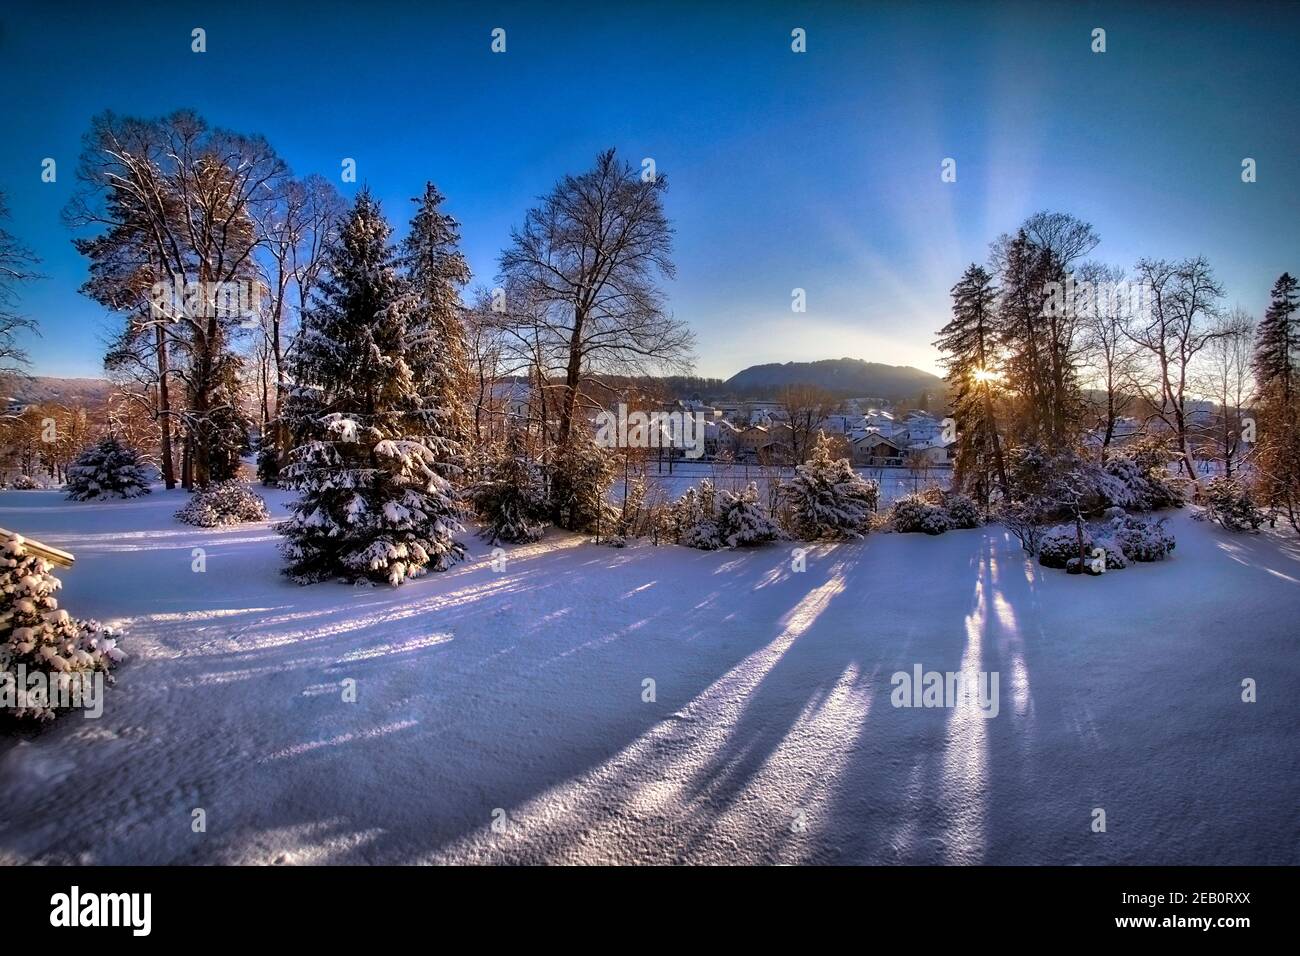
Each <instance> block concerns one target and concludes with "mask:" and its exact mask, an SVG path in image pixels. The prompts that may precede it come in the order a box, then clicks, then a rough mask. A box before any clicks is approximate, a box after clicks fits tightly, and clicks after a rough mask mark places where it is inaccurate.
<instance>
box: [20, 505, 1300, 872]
mask: <svg viewBox="0 0 1300 956" xmlns="http://www.w3.org/2000/svg"><path fill="white" fill-rule="evenodd" d="M183 498H184V496H183V494H182V493H179V492H173V493H166V492H159V493H155V494H153V495H151V496H149V497H148V498H147V499H144V500H139V501H130V502H118V503H112V504H106V505H90V504H75V503H72V502H67V501H64V500H62V497H61V496H60V494H59V493H57V492H41V491H36V492H3V493H0V526H4V527H7V528H10V529H14V530H17V531H20V532H23V533H25V534H28V535H30V536H32V537H36V538H39V539H41V540H44V541H46V542H48V543H51V544H55V545H58V546H60V547H63V548H66V549H69V550H71V551H73V552H75V553H76V555H77V565H76V567H75V568H74V569H72V570H70V571H67V572H64V574H63V577H64V581H65V587H64V590H63V593H62V600H63V606H64V607H65V608H66V609H68V610H70V611H71V612H72V613H74V614H78V615H82V616H87V615H93V616H97V617H100V618H104V619H114V620H116V621H118V622H120V623H121V624H123V625H124V626H125V627H126V628H127V629H128V634H127V636H126V639H125V641H124V646H125V648H126V649H127V651H128V652H129V653H130V654H131V655H132V656H131V658H130V659H129V660H128V661H127V662H126V663H125V664H124V665H123V666H122V668H121V669H120V672H119V680H118V683H117V685H116V686H115V687H113V688H111V689H110V690H109V692H108V697H107V703H106V710H105V713H104V716H103V717H102V718H101V719H99V720H86V719H83V718H82V717H81V716H80V715H77V714H72V715H68V716H65V717H63V718H61V719H60V720H59V721H58V722H57V723H55V724H54V725H52V726H49V727H46V728H44V729H43V730H41V731H39V732H37V733H33V734H23V735H19V736H9V737H5V738H0V806H3V807H4V812H3V813H0V861H4V862H27V861H37V862H47V863H71V862H83V863H185V862H219V863H362V862H374V863H380V862H383V863H415V862H444V861H473V862H561V861H584V862H624V863H647V862H686V861H689V862H716V863H742V862H791V863H794V862H820V863H937V862H956V863H980V862H983V863H1137V862H1142V863H1209V864H1219V863H1222V864H1227V863H1234V864H1240V863H1273V864H1283V863H1285V864H1296V863H1300V846H1298V840H1297V837H1298V835H1300V654H1297V651H1298V650H1300V647H1298V644H1300V641H1298V640H1297V637H1298V636H1300V627H1297V621H1300V549H1297V547H1296V545H1295V544H1294V543H1291V544H1288V543H1285V542H1280V541H1278V540H1277V539H1273V538H1269V537H1266V536H1258V537H1250V536H1240V535H1229V534H1227V533H1225V532H1222V531H1220V530H1218V529H1215V528H1213V527H1208V526H1206V525H1202V524H1199V523H1196V522H1193V521H1191V520H1189V519H1188V517H1187V516H1186V515H1182V514H1180V515H1177V516H1175V517H1174V518H1173V519H1172V523H1173V527H1174V529H1175V531H1176V533H1177V535H1178V549H1177V551H1176V552H1175V554H1174V556H1173V558H1172V559H1171V560H1170V561H1168V562H1166V563H1164V564H1155V565H1137V566H1134V567H1131V568H1129V569H1127V570H1123V571H1118V572H1112V573H1109V574H1106V575H1105V576H1104V577H1101V578H1095V579H1094V578H1086V577H1069V576H1067V575H1065V574H1064V573H1063V572H1059V571H1043V570H1040V569H1039V568H1037V567H1035V566H1033V565H1030V564H1027V563H1026V562H1025V560H1024V557H1023V555H1022V554H1021V553H1020V551H1019V548H1018V546H1017V545H1016V544H1015V542H1014V541H1009V540H1008V539H1007V537H1006V536H1005V535H1004V534H1003V533H1002V532H1001V530H1000V529H986V530H975V531H958V532H950V533H948V534H946V535H944V536H942V537H940V538H927V537H924V536H920V535H877V536H873V537H872V538H870V539H869V540H867V541H865V542H861V543H855V544H849V545H840V546H820V547H816V548H814V549H812V550H811V551H810V553H809V554H808V562H807V570H806V571H804V572H802V573H800V572H794V571H792V570H791V564H790V548H791V546H789V545H785V546H777V547H772V548H768V549H764V550H759V551H754V552H748V553H726V552H722V553H702V552H694V551H689V550H685V549H680V548H675V547H662V548H658V549H656V548H653V547H651V546H648V545H636V546H632V547H629V548H627V549H625V550H614V549H610V548H606V547H597V546H593V545H588V544H585V543H583V542H582V540H581V539H579V538H577V537H574V536H571V535H567V534H563V533H554V532H552V533H551V534H549V535H548V536H547V537H546V538H545V539H544V540H543V541H542V542H540V543H539V544H537V545H534V546H529V547H521V548H516V549H511V550H509V551H508V560H507V562H506V565H505V569H504V570H503V571H494V570H493V568H492V565H491V559H490V555H489V553H488V549H486V548H485V547H483V546H482V545H481V544H478V543H475V544H474V545H472V551H473V557H472V559H471V560H470V561H468V562H467V563H465V564H464V565H462V566H459V567H457V568H456V569H454V570H453V571H451V572H448V573H446V574H441V575H431V576H429V577H427V578H424V579H421V580H418V581H415V582H412V583H410V584H407V585H406V586H403V587H402V588H400V589H398V590H390V589H387V588H374V589H371V588H351V587H348V586H344V585H337V584H325V585H316V586H312V587H308V588H300V587H297V586H295V585H293V584H291V583H289V582H288V581H286V580H284V579H283V578H281V577H280V575H279V574H278V569H279V564H280V562H279V559H278V556H277V554H276V551H275V544H276V536H275V534H274V532H273V531H272V527H271V524H270V523H263V524H256V525H249V526H244V527H240V528H237V529H233V530H225V531H204V530H200V529H196V528H190V527H187V526H184V525H181V524H179V523H177V522H175V521H174V520H173V519H172V512H173V511H174V510H175V509H176V508H177V507H179V506H180V504H181V502H182V501H183ZM272 503H273V505H274V506H275V507H274V508H273V510H274V512H275V513H276V514H283V508H282V506H281V505H282V502H281V501H280V499H278V498H276V497H275V496H274V495H273V496H272ZM196 547H197V548H203V549H204V551H205V553H206V565H207V570H206V572H204V573H195V572H194V571H192V570H191V564H192V561H193V560H194V559H193V553H192V549H194V548H196ZM915 664H920V665H922V667H923V668H924V669H927V670H930V669H934V670H940V671H948V670H958V669H962V668H969V669H974V670H986V671H996V672H998V673H999V675H1000V688H1001V695H1000V698H1001V708H1000V712H999V714H998V716H997V717H995V718H993V719H988V720H986V719H982V718H980V717H978V716H976V715H975V714H973V713H972V712H971V711H970V710H968V709H957V710H948V709H924V708H920V709H914V708H895V707H893V706H891V704H890V692H891V689H892V688H891V685H890V675H891V674H892V673H894V672H895V671H900V670H905V671H910V670H911V669H912V668H913V665H915ZM1246 677H1250V678H1253V679H1254V680H1255V681H1257V683H1258V693H1259V700H1258V703H1254V704H1247V703H1243V702H1241V698H1240V695H1241V686H1240V685H1241V681H1242V679H1243V678H1246ZM347 678H352V679H354V680H355V681H356V682H357V701H356V702H355V703H344V702H343V701H342V699H341V696H342V695H341V685H342V682H344V681H345V679H347ZM647 678H650V679H653V680H654V681H655V688H656V694H657V699H656V700H655V701H653V702H644V701H643V699H642V697H643V681H644V680H646V679H647ZM1097 807H1100V808H1103V809H1104V810H1105V812H1106V823H1107V832H1105V833H1093V832H1091V831H1090V825H1091V823H1092V821H1093V810H1094V808H1097ZM195 808H202V809H203V810H204V811H205V812H206V820H207V832H206V833H194V832H192V829H191V821H192V811H193V810H195ZM501 811H504V814H502V813H501ZM494 813H495V818H496V819H498V820H499V821H500V822H501V824H502V825H503V826H502V830H503V832H498V831H497V830H495V829H494V828H493V826H492V824H493V821H494Z"/></svg>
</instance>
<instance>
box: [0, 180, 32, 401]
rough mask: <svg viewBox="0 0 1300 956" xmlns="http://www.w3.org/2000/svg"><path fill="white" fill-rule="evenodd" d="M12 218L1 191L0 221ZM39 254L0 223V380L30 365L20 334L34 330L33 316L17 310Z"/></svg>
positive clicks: (18, 372)
mask: <svg viewBox="0 0 1300 956" xmlns="http://www.w3.org/2000/svg"><path fill="white" fill-rule="evenodd" d="M8 218H9V206H8V204H7V203H6V202H5V195H4V192H3V191H0V223H3V222H4V221H5V220H7V219H8ZM36 263H37V259H36V256H35V255H34V254H33V253H32V252H31V250H29V249H28V248H27V247H26V246H24V245H23V244H22V243H21V242H19V241H18V240H17V239H16V238H15V237H14V236H13V235H12V234H11V233H10V232H9V231H8V230H6V229H5V228H4V227H3V226H0V383H3V382H4V381H5V380H6V379H8V378H10V377H11V376H13V375H17V374H20V373H21V372H22V371H23V370H24V369H25V368H26V367H27V352H26V351H25V350H24V349H23V348H22V343H21V342H20V341H19V336H20V335H21V333H23V332H33V333H34V332H35V331H36V325H35V323H33V322H32V320H31V319H28V318H26V317H25V316H23V315H21V314H19V313H18V312H17V311H15V309H16V307H17V304H18V289H17V286H18V284H19V283H20V282H28V281H30V280H32V279H36V278H39V275H38V274H37V272H36V269H35V267H36Z"/></svg>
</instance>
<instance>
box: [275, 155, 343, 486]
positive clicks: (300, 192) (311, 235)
mask: <svg viewBox="0 0 1300 956" xmlns="http://www.w3.org/2000/svg"><path fill="white" fill-rule="evenodd" d="M346 209H347V203H346V202H345V200H344V199H343V197H342V195H340V194H339V192H338V190H337V189H335V188H334V186H333V184H331V183H330V182H328V181H327V180H325V179H323V178H322V177H320V176H317V175H314V174H313V175H311V176H308V177H306V178H305V179H287V178H286V179H284V180H282V181H280V182H279V183H278V184H277V188H276V193H275V197H274V201H273V202H271V203H266V204H260V205H259V206H258V207H256V208H255V212H256V214H257V217H258V218H257V226H258V241H259V245H260V253H261V254H260V256H259V269H260V271H261V275H262V280H263V282H264V284H265V287H266V299H267V302H266V308H265V309H263V310H262V311H261V337H262V339H263V344H262V346H261V348H260V349H259V350H258V353H257V355H258V358H259V366H260V367H261V368H262V378H263V382H262V384H261V389H262V393H263V396H262V418H263V426H264V434H263V440H264V441H265V438H266V435H265V428H266V426H267V424H268V422H274V423H275V424H274V431H275V448H276V451H277V455H278V458H279V461H280V464H281V465H283V464H285V463H286V460H287V454H288V449H287V447H286V446H287V444H288V441H287V436H286V435H285V434H284V431H285V427H284V423H283V421H281V420H280V417H279V416H280V412H281V410H282V409H283V408H284V402H285V394H286V390H287V388H288V384H289V381H288V353H289V351H290V349H291V347H292V342H293V341H294V339H293V334H294V332H295V331H296V330H297V328H298V327H299V325H300V323H301V320H302V316H303V314H304V313H305V312H306V309H307V306H308V303H309V302H310V300H311V295H312V291H313V290H314V289H315V288H316V285H317V283H318V281H319V280H320V277H321V272H322V270H323V269H324V257H325V252H326V250H327V249H328V248H329V246H330V244H331V243H332V242H333V241H334V239H335V236H336V235H337V229H338V224H339V222H340V220H341V219H342V217H343V215H344V213H345V212H346ZM268 366H269V368H270V369H271V370H272V371H273V373H274V379H275V384H274V389H273V390H272V388H271V385H270V383H269V381H266V379H268V378H269V377H270V376H269V375H268V374H267V368H266V367H268ZM271 394H274V402H272V401H271V400H270V395H271Z"/></svg>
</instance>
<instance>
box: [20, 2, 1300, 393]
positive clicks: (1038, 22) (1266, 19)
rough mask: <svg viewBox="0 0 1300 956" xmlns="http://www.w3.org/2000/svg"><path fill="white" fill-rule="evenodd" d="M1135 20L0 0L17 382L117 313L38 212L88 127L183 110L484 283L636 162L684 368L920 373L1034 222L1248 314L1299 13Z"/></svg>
mask: <svg viewBox="0 0 1300 956" xmlns="http://www.w3.org/2000/svg"><path fill="white" fill-rule="evenodd" d="M55 6H57V8H58V9H51V7H55ZM1133 6H1134V5H1133V4H1128V3H1123V4H1088V3H1069V4H1061V5H1055V4H1043V3H1036V4H1029V5H1007V4H989V5H981V4H974V3H961V4H955V5H952V6H940V5H937V4H920V3H918V4H901V3H899V4H884V3H881V4H866V3H861V4H842V5H840V4H830V3H818V4H787V5H781V6H777V5H763V4H757V3H752V4H751V3H745V4H730V5H725V6H724V5H722V4H711V3H707V2H699V3H689V4H680V5H676V4H652V3H607V2H602V3H596V2H592V3H586V4H573V5H567V6H566V5H563V4H545V5H541V4H538V5H533V6H532V7H529V6H525V5H508V4H492V3H481V4H466V5H448V4H438V3H429V2H419V3H417V2H410V3H384V2H382V0H380V2H372V3H367V2H356V3H348V4H331V3H328V2H318V3H311V4H294V5H282V4H278V3H273V2H266V3H260V4H257V3H240V4H231V5H214V4H211V3H204V4H187V3H165V4H164V3H158V4H154V5H152V6H151V5H148V4H119V3H104V2H101V3H95V4H90V3H75V4H74V3H67V4H58V5H51V4H46V3H40V4H38V3H30V2H19V3H7V5H6V7H5V8H4V10H3V12H0V31H2V32H0V104H2V106H0V108H2V109H3V116H4V120H3V127H2V128H3V133H2V134H0V186H2V187H3V188H4V189H5V191H6V192H7V193H8V195H9V203H10V206H11V208H12V211H13V218H12V220H11V222H10V223H9V224H8V228H9V229H10V230H11V231H13V232H15V233H17V234H18V235H19V236H20V237H21V238H22V239H23V240H24V241H25V242H26V243H27V244H28V245H29V246H31V247H32V248H33V249H34V250H35V251H36V252H37V253H38V254H39V255H40V256H41V258H42V259H43V260H44V262H43V265H42V269H43V271H44V272H45V273H46V274H47V276H48V278H47V279H46V280H44V281H42V282H40V283H38V284H35V285H33V286H31V287H30V288H29V289H28V290H27V291H26V292H25V293H24V299H23V309H24V311H25V312H26V314H28V315H29V316H31V317H32V318H34V319H36V320H38V322H39V323H40V326H41V328H42V331H43V337H42V338H41V339H37V340H33V341H32V342H31V343H30V352H31V354H32V357H33V359H34V371H35V372H37V373H40V374H48V375H98V374H100V355H101V351H102V345H101V340H102V336H103V333H104V331H105V330H106V329H107V328H109V327H110V326H115V325H116V324H117V321H116V320H114V319H110V318H109V317H107V316H106V315H105V314H104V312H103V310H102V309H101V308H100V307H99V306H97V305H95V304H94V303H92V302H90V301H89V300H87V299H85V298H84V297H82V296H81V295H79V294H78V292H77V288H78V286H79V285H80V283H81V282H82V281H83V279H84V278H85V262H84V261H83V260H82V259H81V258H80V257H79V256H78V255H77V254H76V252H75V250H73V248H72V246H71V243H70V234H69V232H68V231H67V229H66V228H65V227H64V226H63V225H62V223H61V221H60V218H59V213H60V210H61V209H62V208H63V206H64V204H65V203H66V202H67V200H68V197H69V196H70V194H71V192H72V190H73V188H74V185H75V179H74V170H75V165H76V158H77V154H78V150H79V140H80V137H81V135H82V133H83V132H84V131H85V130H86V128H87V126H88V123H89V120H90V118H91V116H92V115H93V114H95V113H97V112H99V111H101V110H104V109H112V110H114V111H116V112H119V113H123V114H128V115H138V116H157V115H162V114H164V113H166V112H169V111H171V110H173V109H176V108H179V107H192V108H194V109H196V110H197V111H198V112H200V113H201V114H202V115H203V116H205V117H206V118H207V119H208V120H209V122H211V123H213V124H214V125H220V126H225V127H228V128H231V129H234V130H238V131H241V132H248V133H261V134H264V135H265V136H266V137H267V138H268V139H269V140H270V141H271V143H272V144H273V145H274V146H275V147H276V149H277V150H278V151H279V152H280V153H281V155H282V156H283V157H284V158H285V159H286V161H287V162H288V163H289V164H290V166H291V167H292V168H293V170H294V171H295V172H296V173H299V174H305V173H308V172H320V173H322V174H325V175H329V176H332V177H334V178H335V179H336V180H337V177H338V173H339V168H340V165H339V164H340V161H341V159H342V158H343V157H347V156H350V157H354V158H355V159H356V160H357V162H358V173H359V180H360V181H361V183H365V184H368V185H369V186H370V187H371V188H372V189H373V190H374V191H375V193H376V194H377V195H378V196H379V197H380V198H381V199H382V200H383V203H384V206H385V209H386V211H387V212H388V214H389V216H390V218H392V219H394V220H395V221H398V222H399V227H401V228H404V225H405V220H406V218H407V217H408V210H409V209H410V202H409V198H410V197H411V196H414V195H416V194H417V193H418V192H419V190H420V188H421V186H422V184H423V183H424V181H425V180H426V179H432V180H434V181H435V182H436V183H437V184H438V186H439V187H440V188H441V189H442V191H443V192H444V193H445V194H446V195H447V197H448V208H449V209H450V211H451V212H452V213H453V214H455V215H456V216H457V217H458V218H459V219H460V220H461V222H462V224H463V237H464V247H465V251H466V254H467V256H468V258H469V261H470V265H471V267H472V268H473V270H474V273H475V281H476V282H483V283H485V284H489V285H490V284H491V280H492V277H493V276H494V275H495V272H496V257H497V254H498V252H499V250H500V249H501V247H502V245H503V244H504V243H505V242H506V241H507V239H508V236H509V230H510V228H511V226H512V225H515V224H517V223H519V222H520V221H521V219H522V216H523V213H524V210H525V209H526V208H527V207H528V206H529V205H530V203H531V202H532V201H533V199H534V198H535V197H536V196H538V195H539V194H541V193H543V192H545V191H546V190H547V189H548V188H549V187H550V186H551V185H552V184H553V183H554V181H555V180H556V179H557V177H559V176H560V175H561V174H563V173H565V172H577V171H581V170H582V169H584V168H586V167H587V166H589V165H590V163H591V161H592V159H593V158H594V157H595V155H596V153H597V152H598V151H599V150H601V149H602V148H605V147H609V146H615V147H617V148H618V149H619V151H620V152H621V153H623V154H624V155H626V156H627V157H628V158H629V159H632V160H633V161H634V162H638V163H639V161H640V160H641V158H642V157H645V156H651V157H654V159H655V161H656V163H657V166H658V169H659V170H660V172H661V173H663V174H665V175H667V176H668V178H669V182H670V190H669V193H668V198H667V202H668V211H669V214H670V216H671V217H672V219H673V221H674V223H675V225H676V229H677V236H676V261H677V265H678V278H677V279H676V280H675V281H673V282H671V283H670V284H669V285H668V287H667V291H668V293H669V302H670V305H671V308H672V309H673V311H674V312H675V314H676V315H677V316H678V317H679V318H681V319H683V320H685V321H686V322H688V323H689V324H690V325H691V326H692V327H693V328H694V329H695V330H696V332H697V335H698V340H699V346H698V359H699V361H698V364H697V371H698V372H699V373H700V374H705V375H718V376H727V375H730V374H732V373H733V372H735V371H737V370H739V369H740V368H742V367H744V366H746V365H749V364H753V363H758V362H771V361H790V360H804V359H815V358H831V357H840V356H844V355H848V356H852V357H856V358H864V359H869V360H874V361H883V362H889V363H893V364H911V365H916V366H918V367H921V368H926V369H929V370H934V369H935V363H936V359H937V356H936V355H935V354H934V352H933V350H932V349H931V348H930V345H929V343H930V341H931V340H932V338H933V332H934V330H935V329H936V328H938V327H939V326H940V325H941V324H942V323H943V322H944V321H945V320H946V315H947V310H948V295H947V293H948V289H949V287H950V286H951V285H952V283H953V282H954V281H955V280H956V278H957V276H958V275H959V274H960V272H961V270H962V268H963V267H964V266H965V265H966V264H967V263H969V262H971V261H972V260H978V261H984V259H985V256H986V247H987V243H988V241H989V240H990V239H991V238H993V236H995V235H996V234H997V233H999V232H1002V231H1005V230H1010V229H1013V228H1014V227H1015V225H1016V224H1017V223H1018V222H1019V221H1020V220H1021V219H1022V218H1023V217H1024V216H1025V215H1027V214H1029V213H1031V212H1033V211H1035V210H1037V209H1041V208H1050V209H1059V210H1064V211H1067V212H1072V213H1074V214H1076V215H1078V216H1080V217H1082V218H1084V219H1087V220H1089V221H1091V222H1092V223H1093V224H1094V226H1095V227H1096V229H1097V231H1098V232H1099V233H1100V235H1101V237H1102V244H1101V246H1100V247H1099V248H1098V250H1097V253H1096V255H1097V256H1098V257H1100V258H1103V259H1105V260H1106V261H1109V262H1114V263H1119V264H1123V265H1126V266H1131V265H1132V263H1133V261H1134V260H1135V259H1136V258H1137V257H1138V256H1141V255H1151V256H1163V257H1168V258H1176V257H1182V256H1187V255H1196V254H1204V255H1206V256H1208V257H1209V258H1210V260H1211V262H1212V263H1213V265H1214V266H1215V268H1216V269H1217V271H1218V274H1219V277H1220V278H1221V279H1222V280H1223V281H1224V282H1225V284H1226V285H1227V288H1228V303H1227V304H1229V305H1233V304H1238V303H1239V304H1241V305H1243V306H1244V307H1246V308H1247V309H1250V310H1252V311H1253V312H1254V313H1255V314H1256V315H1258V314H1259V313H1260V312H1261V310H1262V308H1263V305H1264V302H1265V301H1266V298H1267V292H1268V287H1269V286H1270V285H1271V283H1272V281H1273V279H1274V278H1275V277H1276V276H1277V275H1278V274H1279V273H1281V272H1282V271H1283V270H1291V271H1292V272H1295V271H1297V270H1300V239H1298V238H1297V227H1298V224H1300V189H1298V187H1300V132H1298V130H1297V116H1298V115H1300V109H1298V107H1300V74H1298V73H1297V59H1296V54H1297V48H1298V46H1300V44H1298V42H1297V41H1298V39H1300V13H1298V8H1300V5H1297V4H1290V5H1287V6H1283V5H1275V6H1262V5H1261V6H1251V5H1249V4H1224V5H1223V6H1221V7H1218V8H1214V7H1211V6H1209V5H1207V4H1184V5H1173V4H1170V5H1149V6H1146V7H1143V8H1142V9H1131V8H1132V7H1133ZM123 8H127V9H123ZM236 8H237V9H236ZM728 8H730V9H728ZM196 26H201V27H204V28H205V29H206V30H207V37H208V52H207V53H205V54H201V55H200V54H194V53H191V52H190V30H191V29H192V28H193V27H196ZM494 27H503V28H505V29H506V30H507V47H508V49H507V52H506V53H505V54H504V55H494V54H492V53H491V52H490V50H489V43H490V36H489V34H490V31H491V30H492V28H494ZM794 27H803V28H804V29H806V30H807V35H808V52H807V53H806V54H802V55H800V54H795V53H793V52H791V50H790V31H791V29H792V28H794ZM1094 27H1103V28H1105V29H1106V31H1107V47H1108V49H1107V52H1106V53H1104V54H1094V53H1092V52H1091V50H1090V43H1091V38H1090V33H1091V30H1092V29H1093V28H1094ZM47 156H49V157H54V158H55V159H57V161H58V164H59V166H58V173H59V175H58V181H57V182H56V183H54V184H43V183H41V182H40V178H39V176H40V163H41V160H42V159H43V158H44V157H47ZM1247 156H1249V157H1253V158H1254V159H1255V160H1256V161H1257V163H1258V182H1256V183H1254V184H1251V185H1246V184H1243V183H1242V182H1241V180H1240V163H1241V160H1242V158H1243V157H1247ZM945 157H953V158H955V159H956V160H957V163H958V167H957V171H958V177H957V182H956V183H952V184H945V183H942V182H941V181H940V176H939V171H940V163H941V161H942V160H943V158H945ZM361 183H358V185H360V184H361ZM340 186H341V188H342V189H343V191H344V193H345V194H347V195H351V194H352V193H354V192H355V189H356V188H357V187H356V186H352V185H347V184H340ZM794 287H802V288H804V289H806V290H807V296H808V312H807V313H806V314H803V315H796V314H794V313H792V312H791V310H790V294H791V289H792V288H794Z"/></svg>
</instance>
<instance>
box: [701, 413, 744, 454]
mask: <svg viewBox="0 0 1300 956" xmlns="http://www.w3.org/2000/svg"><path fill="white" fill-rule="evenodd" d="M739 445H740V432H739V430H737V428H736V426H735V425H733V424H731V422H729V421H726V420H725V419H718V420H717V421H706V422H705V423H704V454H705V456H706V457H708V458H718V457H719V456H724V457H729V458H732V459H735V458H736V457H738V455H737V452H738V449H739Z"/></svg>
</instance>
